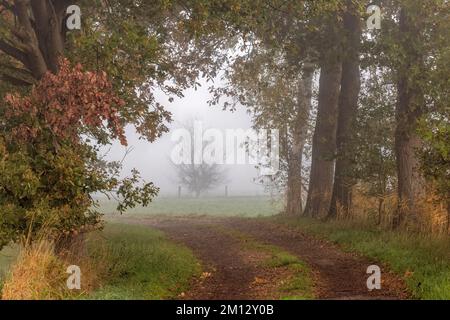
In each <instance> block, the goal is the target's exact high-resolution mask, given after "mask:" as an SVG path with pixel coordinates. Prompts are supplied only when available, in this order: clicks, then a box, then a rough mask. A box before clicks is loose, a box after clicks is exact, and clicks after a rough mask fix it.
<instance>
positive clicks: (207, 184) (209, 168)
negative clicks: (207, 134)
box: [173, 119, 228, 198]
mask: <svg viewBox="0 0 450 320" xmlns="http://www.w3.org/2000/svg"><path fill="white" fill-rule="evenodd" d="M196 121H198V120H195V119H190V120H188V121H187V122H185V124H184V125H182V127H183V128H184V129H185V130H187V131H188V132H189V136H190V139H189V142H188V145H190V150H189V153H190V154H189V158H190V161H188V162H182V163H177V164H175V163H173V165H174V171H175V173H176V177H177V182H178V183H179V184H180V185H181V186H183V187H185V188H186V189H187V190H188V191H189V192H190V193H192V194H193V195H195V197H196V198H198V197H200V195H201V194H202V193H204V192H205V191H208V190H210V189H213V188H215V187H218V186H220V185H222V184H225V183H227V181H228V172H227V170H226V169H224V168H223V166H222V165H220V164H217V163H214V162H208V161H200V162H199V161H195V159H194V158H195V155H194V154H195V151H194V149H195V148H196V147H198V144H197V143H196V141H195V140H194V139H195V138H196V137H197V134H196V132H195V123H196ZM197 138H198V137H197ZM200 138H202V139H203V134H201V136H200ZM213 142H214V140H203V141H202V142H201V146H202V150H200V152H201V154H203V150H205V148H207V147H208V146H210V145H211V144H213Z"/></svg>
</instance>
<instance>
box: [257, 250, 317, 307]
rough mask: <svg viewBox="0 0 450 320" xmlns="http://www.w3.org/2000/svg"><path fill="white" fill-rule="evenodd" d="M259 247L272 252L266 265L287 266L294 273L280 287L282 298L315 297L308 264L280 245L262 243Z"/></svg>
mask: <svg viewBox="0 0 450 320" xmlns="http://www.w3.org/2000/svg"><path fill="white" fill-rule="evenodd" d="M259 247H260V249H261V250H264V251H266V252H269V253H270V254H271V257H270V258H268V259H267V260H266V261H265V262H264V264H265V265H266V266H268V267H270V268H279V267H287V268H289V270H290V271H291V272H292V274H293V276H292V277H291V278H289V279H287V281H286V282H285V283H284V284H283V285H282V286H281V287H280V288H279V290H280V293H281V294H282V297H281V299H282V300H311V299H314V292H313V290H314V283H313V279H312V272H311V269H310V268H309V266H308V265H307V264H305V263H304V262H303V261H301V260H300V259H299V258H297V257H296V256H293V255H291V254H290V253H288V252H286V251H283V250H281V249H280V248H279V247H276V246H270V245H261V244H259Z"/></svg>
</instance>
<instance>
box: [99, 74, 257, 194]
mask: <svg viewBox="0 0 450 320" xmlns="http://www.w3.org/2000/svg"><path fill="white" fill-rule="evenodd" d="M209 85H210V84H208V83H206V82H202V86H201V87H199V88H198V89H197V90H194V89H189V90H186V91H185V92H184V97H183V98H176V99H175V100H174V101H173V102H172V103H170V102H169V101H168V97H167V96H165V95H164V94H163V93H161V92H157V93H156V94H155V95H156V98H157V100H158V101H159V102H160V103H162V104H163V105H165V106H166V110H168V111H170V112H171V113H172V119H173V121H172V123H170V124H169V125H168V127H169V129H170V131H169V132H168V133H166V134H164V135H163V136H162V137H161V138H159V139H157V140H156V141H155V142H153V143H150V142H148V141H146V140H142V139H139V135H138V134H137V133H136V132H135V130H134V128H132V127H128V128H127V130H126V134H127V139H128V147H123V146H121V145H120V144H119V143H118V142H115V143H114V144H113V146H112V148H111V149H110V150H109V151H108V154H107V159H109V160H122V159H123V157H124V155H125V154H126V150H127V149H130V148H131V152H130V153H128V154H127V156H126V157H125V159H124V162H123V171H122V176H127V175H129V173H130V171H131V170H132V169H133V168H136V169H138V171H139V172H140V173H141V175H142V177H143V178H144V179H145V180H146V181H152V182H153V183H155V185H156V186H158V187H159V188H160V196H174V195H176V194H177V192H178V185H179V184H178V181H177V177H176V174H175V172H174V170H173V164H172V163H171V159H170V155H171V152H172V150H173V147H174V146H175V145H176V142H173V141H172V140H171V134H172V133H173V130H174V129H176V128H180V127H182V126H183V125H184V124H185V123H186V122H189V121H191V120H193V119H196V120H200V121H202V124H203V127H204V129H208V128H214V129H219V130H220V131H222V132H224V133H225V130H226V129H244V130H246V129H249V128H251V125H252V124H251V119H250V116H249V115H248V114H247V112H246V110H245V108H244V107H240V108H238V109H237V110H236V111H234V112H231V111H223V110H222V108H221V107H220V106H209V105H208V100H210V98H211V96H210V93H209V92H208V86H209ZM223 168H224V169H226V170H227V173H228V175H227V178H228V181H227V182H226V185H227V186H228V194H229V195H230V196H236V195H263V194H264V187H262V186H260V185H258V184H256V183H255V182H254V179H255V178H256V177H257V175H258V172H257V170H256V168H255V167H254V165H249V164H241V165H223ZM224 189H225V185H221V186H218V187H216V188H214V189H212V190H209V191H208V192H207V193H205V194H204V195H205V196H208V195H209V196H215V195H223V194H224V192H225V191H224ZM182 193H183V194H184V195H187V194H186V193H187V191H184V190H183V191H182Z"/></svg>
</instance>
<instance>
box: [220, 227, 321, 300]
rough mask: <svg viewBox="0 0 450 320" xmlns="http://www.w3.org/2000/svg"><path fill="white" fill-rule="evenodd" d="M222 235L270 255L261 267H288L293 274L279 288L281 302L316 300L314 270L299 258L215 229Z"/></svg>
mask: <svg viewBox="0 0 450 320" xmlns="http://www.w3.org/2000/svg"><path fill="white" fill-rule="evenodd" d="M215 228H216V229H217V230H218V231H220V232H222V233H226V234H229V235H230V236H232V237H234V238H236V239H239V240H240V241H241V242H242V244H243V245H244V247H247V248H249V249H250V250H255V251H257V252H263V253H266V254H267V255H268V258H266V259H265V260H264V261H262V263H261V265H262V266H263V267H266V268H274V269H277V268H282V267H286V268H288V270H289V271H290V273H291V274H292V276H291V277H289V278H288V279H284V284H283V285H282V286H281V287H279V288H278V290H279V293H280V296H281V300H312V299H314V281H313V276H312V270H311V269H310V267H309V266H308V265H307V264H306V263H304V262H303V261H301V260H300V259H299V258H298V257H296V256H294V255H292V254H290V253H289V252H287V251H284V250H282V249H281V248H280V247H277V246H274V245H268V244H264V243H261V242H258V241H257V240H255V239H254V238H252V237H250V236H248V235H246V234H244V233H241V232H239V231H236V230H229V229H226V228H221V227H215Z"/></svg>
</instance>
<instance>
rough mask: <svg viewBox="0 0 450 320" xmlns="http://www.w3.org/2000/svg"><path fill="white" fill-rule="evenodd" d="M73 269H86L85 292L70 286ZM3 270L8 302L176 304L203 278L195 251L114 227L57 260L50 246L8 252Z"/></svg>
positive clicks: (2, 257)
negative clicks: (175, 300) (70, 269)
mask: <svg viewBox="0 0 450 320" xmlns="http://www.w3.org/2000/svg"><path fill="white" fill-rule="evenodd" d="M82 243H83V242H82ZM17 256H18V259H17V263H12V262H13V260H15V259H16V257H17ZM71 264H74V265H78V266H80V268H81V291H78V290H74V291H69V290H68V289H67V287H66V284H65V282H66V280H67V277H68V276H69V275H68V274H66V268H67V266H68V265H71ZM0 266H1V267H2V269H3V274H4V275H6V280H5V281H4V286H2V285H0V288H1V287H3V288H2V294H3V298H6V299H37V300H41V299H46V300H47V299H105V300H112V299H121V300H127V299H149V300H158V299H171V298H175V297H177V296H178V295H179V294H180V293H181V292H183V291H185V290H186V289H187V287H188V285H189V282H190V280H191V279H192V277H194V276H197V275H199V274H200V265H199V263H198V262H197V260H196V259H195V257H194V256H193V255H192V253H191V251H189V250H188V249H187V248H185V247H182V246H179V245H176V244H174V243H172V242H170V241H168V240H167V239H166V237H165V236H164V234H162V233H161V232H159V231H156V230H153V229H151V228H148V227H143V226H132V225H124V224H112V223H109V224H107V226H106V228H105V229H104V230H103V231H102V232H95V233H92V234H89V236H88V238H87V239H86V240H85V242H84V243H83V244H82V245H81V246H74V247H73V248H70V249H69V251H68V254H67V255H66V256H56V255H55V254H54V252H53V249H52V246H51V244H49V243H45V242H44V243H43V244H42V245H40V244H37V246H34V247H31V248H28V249H26V250H18V249H16V248H13V247H11V248H6V249H4V250H3V251H2V252H1V254H0Z"/></svg>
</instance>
